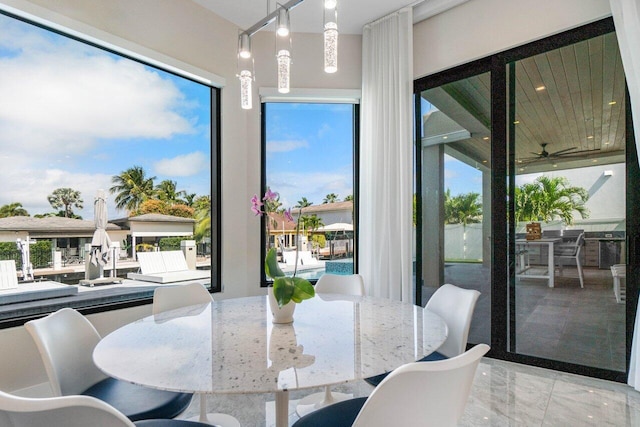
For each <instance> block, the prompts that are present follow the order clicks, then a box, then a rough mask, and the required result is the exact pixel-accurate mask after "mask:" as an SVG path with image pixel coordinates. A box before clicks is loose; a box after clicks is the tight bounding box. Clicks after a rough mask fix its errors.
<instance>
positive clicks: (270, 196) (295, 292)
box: [251, 189, 315, 308]
mask: <svg viewBox="0 0 640 427" xmlns="http://www.w3.org/2000/svg"><path fill="white" fill-rule="evenodd" d="M278 197H279V196H278V193H275V192H273V191H271V190H270V189H267V191H266V193H264V197H262V199H260V198H258V196H257V195H254V196H253V197H252V198H251V211H252V212H253V213H254V214H256V216H263V215H267V218H266V220H267V244H268V242H269V235H268V233H269V221H270V218H269V213H271V212H275V210H274V209H275V208H274V205H275V203H274V202H275V201H277V199H278ZM284 216H285V218H287V219H288V220H289V221H292V222H293V221H294V219H293V216H292V215H291V209H287V210H285V211H284ZM300 217H301V215H298V221H296V236H298V234H299V231H300ZM298 250H299V245H296V261H295V267H294V270H293V276H286V275H285V274H284V272H283V271H282V270H281V269H280V267H279V266H278V256H277V253H276V248H268V250H267V255H266V257H265V260H264V272H265V274H266V275H267V277H270V278H271V279H272V280H273V296H274V297H275V300H276V301H277V303H278V307H279V308H282V307H283V306H285V305H286V304H288V303H289V302H291V301H293V302H295V303H300V302H302V301H304V300H306V299H309V298H312V297H313V296H314V295H315V289H314V288H313V285H312V284H311V283H310V282H309V281H308V280H306V279H302V278H300V277H296V274H297V272H298Z"/></svg>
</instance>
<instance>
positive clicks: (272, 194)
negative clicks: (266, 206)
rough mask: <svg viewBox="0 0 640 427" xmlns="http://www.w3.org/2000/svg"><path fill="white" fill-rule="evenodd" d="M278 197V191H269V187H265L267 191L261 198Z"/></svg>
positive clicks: (265, 199) (266, 199)
mask: <svg viewBox="0 0 640 427" xmlns="http://www.w3.org/2000/svg"><path fill="white" fill-rule="evenodd" d="M277 198H278V193H275V192H273V191H271V189H270V188H268V189H267V192H266V193H264V197H263V198H262V200H264V201H265V202H266V201H270V200H275V199H277Z"/></svg>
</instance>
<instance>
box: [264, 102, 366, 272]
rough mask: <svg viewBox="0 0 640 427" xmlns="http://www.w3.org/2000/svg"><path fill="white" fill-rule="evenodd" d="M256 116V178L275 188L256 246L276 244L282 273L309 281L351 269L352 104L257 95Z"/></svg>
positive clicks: (354, 143) (354, 126) (353, 243)
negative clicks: (259, 117)
mask: <svg viewBox="0 0 640 427" xmlns="http://www.w3.org/2000/svg"><path fill="white" fill-rule="evenodd" d="M263 120H264V128H263V129H264V146H263V161H264V183H263V186H264V190H265V192H266V191H271V192H273V193H277V195H276V196H275V197H276V198H275V200H273V201H270V202H269V203H268V204H267V205H266V208H267V211H268V212H267V214H268V215H266V216H264V221H263V223H264V233H263V234H264V235H263V238H262V241H263V243H264V248H263V249H264V252H265V253H266V250H267V249H269V248H276V250H277V254H278V261H279V263H280V267H281V268H282V270H283V272H284V273H285V274H287V275H293V274H294V273H295V274H296V276H297V277H303V278H305V279H308V280H312V281H315V280H316V279H318V278H319V277H320V276H321V275H322V274H324V273H325V272H327V273H333V274H352V273H354V271H355V270H354V258H355V257H354V252H355V249H356V238H355V233H356V230H355V221H354V217H355V214H354V212H355V211H354V200H355V199H356V198H355V197H354V196H355V192H354V189H355V187H354V182H355V180H354V175H355V171H354V169H355V168H354V165H355V164H356V162H355V159H356V153H357V149H356V147H357V139H356V138H357V137H356V129H357V124H356V120H357V105H354V104H320V103H277V102H275V103H265V104H263ZM263 194H264V193H263ZM287 212H290V213H291V217H289V218H288V215H287V214H286V213H287ZM296 249H297V251H296ZM296 253H297V256H296ZM296 260H297V264H296Z"/></svg>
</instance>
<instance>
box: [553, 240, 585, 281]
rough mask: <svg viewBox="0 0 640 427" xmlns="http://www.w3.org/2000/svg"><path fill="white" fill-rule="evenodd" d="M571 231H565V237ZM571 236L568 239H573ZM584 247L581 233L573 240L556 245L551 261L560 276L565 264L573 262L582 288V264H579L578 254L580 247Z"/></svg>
mask: <svg viewBox="0 0 640 427" xmlns="http://www.w3.org/2000/svg"><path fill="white" fill-rule="evenodd" d="M569 231H571V230H565V236H568V235H567V232H569ZM573 238H574V237H573V236H572V235H571V237H570V238H569V239H573ZM583 246H584V232H581V233H580V234H578V235H577V236H575V240H568V241H566V242H563V243H558V244H556V245H554V246H553V259H554V263H555V264H556V265H557V266H558V269H559V270H560V274H561V275H562V271H563V267H564V264H565V262H567V261H570V260H574V261H575V263H576V268H577V269H578V278H579V279H580V287H581V288H584V274H583V272H582V263H581V262H580V254H581V252H582V247H583Z"/></svg>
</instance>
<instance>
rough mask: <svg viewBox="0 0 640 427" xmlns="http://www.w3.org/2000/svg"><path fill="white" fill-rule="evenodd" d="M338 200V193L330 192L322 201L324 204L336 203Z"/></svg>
mask: <svg viewBox="0 0 640 427" xmlns="http://www.w3.org/2000/svg"><path fill="white" fill-rule="evenodd" d="M337 201H338V195H337V194H336V193H329V194H327V195H326V196H325V198H324V200H323V201H322V204H327V203H335V202H337Z"/></svg>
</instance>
